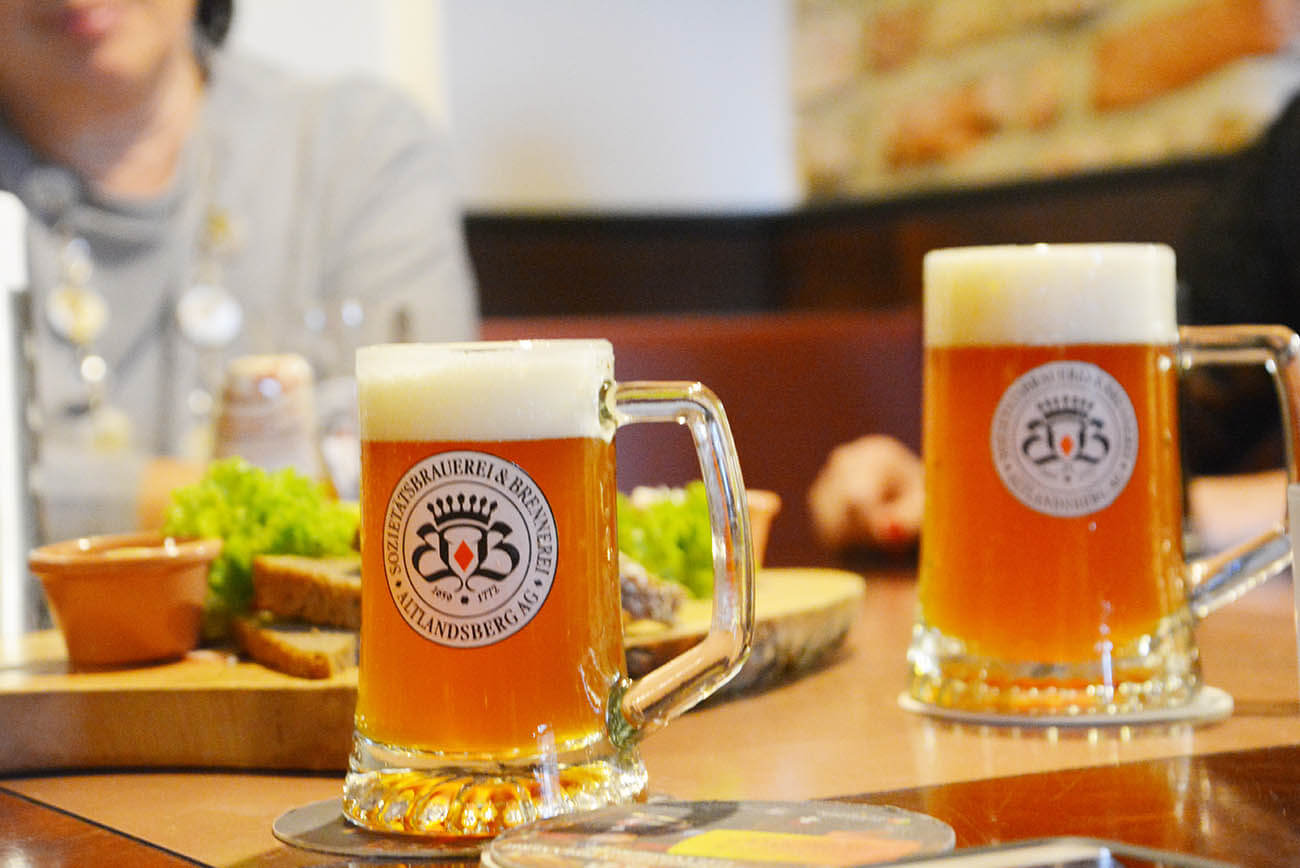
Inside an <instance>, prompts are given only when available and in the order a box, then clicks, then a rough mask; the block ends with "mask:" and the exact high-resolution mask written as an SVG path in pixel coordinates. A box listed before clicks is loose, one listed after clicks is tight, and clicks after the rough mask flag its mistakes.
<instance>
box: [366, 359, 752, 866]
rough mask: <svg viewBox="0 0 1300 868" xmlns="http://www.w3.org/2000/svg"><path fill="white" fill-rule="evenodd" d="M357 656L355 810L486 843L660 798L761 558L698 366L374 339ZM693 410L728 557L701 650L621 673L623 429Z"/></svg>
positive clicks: (746, 639) (377, 827)
mask: <svg viewBox="0 0 1300 868" xmlns="http://www.w3.org/2000/svg"><path fill="white" fill-rule="evenodd" d="M357 394H358V408H359V411H360V422H361V429H360V430H361V512H362V516H361V563H362V569H361V583H362V594H361V661H360V669H359V672H358V683H357V705H356V716H355V724H354V727H353V734H352V752H351V755H350V756H349V759H348V773H347V776H346V777H345V778H344V782H343V799H342V805H343V815H344V817H345V818H346V819H347V820H348V821H350V822H352V823H354V824H356V825H358V826H360V827H362V828H364V829H367V830H370V831H378V832H393V833H398V834H409V835H417V836H420V837H422V838H428V839H436V840H437V841H438V842H439V843H438V845H437V846H438V852H439V853H442V854H444V855H448V856H450V855H458V856H459V855H466V856H467V855H471V854H475V853H477V852H478V850H477V848H478V847H480V846H481V845H482V842H483V841H484V840H485V839H486V838H489V837H492V836H493V835H496V834H498V833H500V832H502V831H504V830H505V829H508V828H511V827H514V826H518V825H520V824H523V823H529V822H532V821H534V820H538V819H543V818H546V817H553V816H556V815H559V814H563V813H567V812H571V811H577V810H591V809H595V808H599V807H604V806H608V805H617V804H625V803H627V802H630V801H632V800H634V799H636V798H639V797H642V796H643V795H644V793H645V791H646V785H647V775H646V769H645V764H644V763H643V762H642V761H641V757H640V754H639V753H638V751H637V742H639V741H640V740H641V739H642V738H644V737H645V736H647V735H649V734H650V733H652V732H655V731H657V730H658V729H660V728H661V727H663V726H666V725H667V724H668V723H669V722H671V721H672V720H673V719H674V718H676V717H677V716H679V715H681V714H682V713H683V712H685V711H686V710H687V709H689V708H690V707H692V706H693V705H695V704H696V703H698V702H699V701H700V700H701V699H703V698H704V697H706V696H708V695H709V694H711V693H712V692H714V691H715V690H717V689H718V688H719V687H721V686H722V685H723V684H726V683H727V681H728V680H729V679H730V678H732V677H733V676H734V675H735V674H736V672H737V671H739V669H740V667H741V666H742V665H743V664H744V661H745V658H746V656H747V654H748V653H749V648H750V642H751V637H752V635H753V613H754V607H753V593H754V567H753V564H754V558H753V546H752V537H751V534H750V531H749V524H748V521H747V513H746V511H745V491H744V483H743V480H742V479H741V476H740V466H739V459H738V458H737V456H736V449H735V441H734V439H733V438H732V436H731V430H730V428H729V427H728V425H727V422H726V413H725V412H724V410H723V408H722V404H721V403H720V402H719V401H718V399H717V397H716V396H715V395H714V394H713V393H712V392H711V391H709V390H708V389H707V388H706V387H704V386H702V385H701V384H700V383H698V382H694V381H680V382H666V381H660V380H655V381H646V382H622V383H620V382H616V381H615V380H614V352H613V347H612V346H611V345H610V343H609V342H608V341H605V340H543V341H507V342H495V343H494V342H486V343H458V344H390V345H382V346H371V347H363V348H362V349H360V350H358V352H357ZM639 422H674V423H678V424H682V423H684V422H689V423H690V426H689V427H690V432H691V437H692V440H693V441H694V443H695V448H696V452H697V454H698V456H699V458H700V467H701V476H702V478H703V482H704V488H705V493H706V497H707V500H708V503H709V529H710V533H711V535H712V538H713V544H714V549H715V551H716V552H717V553H718V555H719V556H718V557H716V558H715V564H714V583H713V596H714V605H713V608H712V616H711V619H710V624H709V633H708V638H707V640H706V641H703V642H700V643H699V644H698V645H695V646H692V647H690V648H687V649H686V650H684V651H682V652H681V653H680V654H678V655H677V656H675V657H673V658H672V659H671V660H668V661H666V662H664V663H662V664H661V665H660V666H658V667H657V668H655V669H654V670H653V671H651V672H649V673H646V674H645V675H643V676H641V677H640V678H637V679H629V678H628V677H627V675H626V673H625V666H624V656H623V653H624V652H623V630H622V607H621V601H620V599H619V597H620V589H619V575H618V569H617V567H618V544H617V539H616V537H615V534H616V528H617V524H616V521H615V519H616V503H617V500H616V493H615V487H614V485H615V475H614V442H613V439H614V432H615V430H616V429H617V428H618V427H619V426H620V425H625V424H633V423H639Z"/></svg>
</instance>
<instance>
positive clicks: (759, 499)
mask: <svg viewBox="0 0 1300 868" xmlns="http://www.w3.org/2000/svg"><path fill="white" fill-rule="evenodd" d="M745 494H746V495H747V496H748V498H749V535H750V539H751V540H752V541H753V543H754V564H755V565H756V566H760V567H761V566H763V561H764V559H765V558H766V556H767V538H768V535H769V534H770V533H771V530H772V520H773V519H774V518H776V514H777V513H778V512H780V511H781V495H779V494H777V493H776V492H775V491H767V490H766V489H762V488H751V489H749V490H747V491H746V492H745Z"/></svg>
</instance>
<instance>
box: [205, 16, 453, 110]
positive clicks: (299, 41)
mask: <svg viewBox="0 0 1300 868" xmlns="http://www.w3.org/2000/svg"><path fill="white" fill-rule="evenodd" d="M440 8H441V4H440V2H439V0H364V2H358V0H235V21H234V27H233V29H232V30H231V34H230V42H231V44H232V45H237V46H240V47H241V48H245V49H248V50H249V51H253V52H256V53H257V54H260V55H262V56H264V57H268V58H272V59H275V60H277V61H279V62H281V63H283V64H284V65H286V66H288V67H290V68H292V69H297V70H300V71H302V72H306V73H308V74H311V75H326V76H328V75H334V74H337V73H340V72H363V73H367V74H373V75H378V76H381V77H384V78H388V79H389V80H391V81H394V82H396V83H397V84H400V85H401V86H402V87H404V88H406V89H407V90H408V91H410V92H411V94H412V95H413V96H414V97H415V98H416V99H417V100H419V101H420V102H421V103H423V104H424V106H425V107H426V108H427V109H428V110H429V111H430V113H431V114H433V115H434V116H435V117H440V118H441V117H444V116H445V114H446V97H445V92H444V72H443V58H442V49H441V47H440V42H441V37H440V34H441V24H440V21H439V12H440Z"/></svg>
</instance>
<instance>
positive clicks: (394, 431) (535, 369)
mask: <svg viewBox="0 0 1300 868" xmlns="http://www.w3.org/2000/svg"><path fill="white" fill-rule="evenodd" d="M613 378H614V348H613V347H612V346H611V345H610V343H609V341H605V340H546V341H499V342H479V343H447V344H379V345H376V346H370V347H362V348H361V349H359V350H357V400H358V407H359V411H360V423H361V436H362V438H364V439H366V440H389V441H462V440H474V441H499V440H542V439H550V438H557V437H604V438H608V437H609V436H612V434H611V432H610V431H607V430H605V429H606V428H607V427H608V426H605V425H602V418H601V412H600V396H601V389H602V386H603V385H604V384H605V383H606V382H608V381H611V380H613Z"/></svg>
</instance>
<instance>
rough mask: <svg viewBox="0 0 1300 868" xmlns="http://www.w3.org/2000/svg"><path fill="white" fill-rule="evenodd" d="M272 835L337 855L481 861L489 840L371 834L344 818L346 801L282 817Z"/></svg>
mask: <svg viewBox="0 0 1300 868" xmlns="http://www.w3.org/2000/svg"><path fill="white" fill-rule="evenodd" d="M271 832H272V833H273V834H274V835H275V837H277V838H279V839H280V840H281V841H283V842H284V843H285V844H288V845H289V846H291V847H299V848H301V849H303V850H312V851H314V852H317V853H329V854H331V855H335V856H365V857H370V858H376V857H381V858H402V859H460V858H470V859H474V860H477V858H478V855H479V851H480V850H482V848H483V846H484V845H485V844H486V843H487V840H486V839H483V840H474V841H471V842H460V841H455V842H452V841H447V842H444V841H440V840H437V839H431V838H420V837H417V836H415V835H383V834H380V833H378V832H367V831H366V830H365V829H362V828H360V827H358V826H354V825H353V824H352V823H349V822H348V821H347V820H345V819H344V818H343V800H342V799H341V798H338V799H326V800H325V801H323V802H312V803H311V804H309V805H303V806H302V807H299V808H294V809H292V810H290V811H286V812H285V813H284V814H281V815H280V817H279V818H278V819H277V820H276V821H275V823H274V824H273V825H272V826H271Z"/></svg>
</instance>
